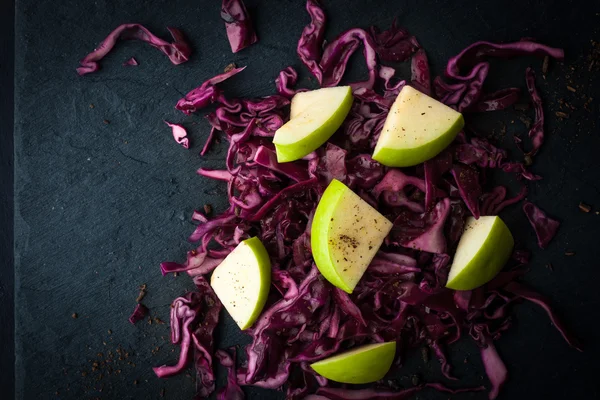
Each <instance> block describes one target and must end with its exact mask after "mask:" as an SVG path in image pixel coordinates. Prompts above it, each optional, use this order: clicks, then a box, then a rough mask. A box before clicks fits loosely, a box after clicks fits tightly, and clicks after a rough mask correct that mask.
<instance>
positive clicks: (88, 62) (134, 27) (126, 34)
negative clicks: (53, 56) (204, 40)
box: [77, 24, 192, 75]
mask: <svg viewBox="0 0 600 400" xmlns="http://www.w3.org/2000/svg"><path fill="white" fill-rule="evenodd" d="M167 29H168V30H169V33H170V34H171V36H172V37H173V43H169V42H167V41H164V40H162V39H161V38H159V37H157V36H155V35H154V34H152V32H150V31H149V30H148V29H146V28H145V27H143V26H142V25H140V24H123V25H120V26H119V27H117V28H116V29H115V30H114V31H112V32H111V33H110V34H109V35H108V36H107V37H106V39H104V40H103V41H102V42H101V43H100V44H99V45H98V47H96V49H95V50H94V51H93V52H91V53H90V54H88V55H87V56H85V58H83V59H82V60H81V61H80V62H79V63H80V64H81V66H80V67H79V68H77V73H78V74H79V75H85V74H89V73H92V72H95V71H97V70H98V69H100V64H99V63H98V62H99V61H100V60H102V59H103V58H104V57H105V56H106V55H107V54H108V53H109V52H110V51H111V50H112V49H113V47H115V44H117V41H118V40H119V39H123V40H127V39H136V40H141V41H142V42H146V43H148V44H149V45H150V46H152V47H155V48H157V49H158V50H160V51H161V52H163V53H164V54H165V55H166V56H167V57H169V60H171V62H172V63H173V64H174V65H179V64H181V63H184V62H186V61H187V60H188V58H189V56H190V54H191V52H192V49H191V48H190V46H189V44H188V43H187V42H186V41H185V38H184V36H183V33H182V32H181V31H180V30H179V29H176V28H167ZM130 61H131V60H130ZM128 65H137V64H128Z"/></svg>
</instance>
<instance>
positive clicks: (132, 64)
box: [123, 57, 140, 67]
mask: <svg viewBox="0 0 600 400" xmlns="http://www.w3.org/2000/svg"><path fill="white" fill-rule="evenodd" d="M138 65H140V63H138V61H137V60H136V59H135V58H134V57H131V58H130V59H129V60H127V61H125V62H124V63H123V66H124V67H127V66H130V67H136V66H138Z"/></svg>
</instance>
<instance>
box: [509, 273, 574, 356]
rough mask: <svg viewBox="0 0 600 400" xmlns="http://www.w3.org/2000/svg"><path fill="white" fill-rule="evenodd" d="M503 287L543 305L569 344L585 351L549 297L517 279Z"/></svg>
mask: <svg viewBox="0 0 600 400" xmlns="http://www.w3.org/2000/svg"><path fill="white" fill-rule="evenodd" d="M503 289H504V290H506V291H507V292H509V293H512V294H513V295H515V296H517V297H518V298H521V299H524V300H528V301H531V302H532V303H535V304H537V305H538V306H540V307H542V308H543V309H544V311H546V314H548V317H549V318H550V321H552V323H553V324H554V326H555V327H556V329H557V330H558V331H559V332H560V334H561V335H562V337H563V338H564V339H565V341H566V342H567V343H568V344H569V346H571V347H573V348H574V349H576V350H579V351H583V350H582V347H581V344H580V343H579V341H578V340H577V339H576V338H575V337H573V335H571V334H570V333H569V331H568V330H567V327H566V326H565V324H564V323H563V322H562V321H561V320H560V319H559V318H558V316H557V315H556V313H555V312H554V310H553V309H552V308H551V307H550V302H549V301H548V299H546V298H545V297H544V296H542V295H541V294H539V293H537V292H536V291H534V290H531V289H529V288H528V287H527V286H525V285H523V284H522V283H519V282H515V281H513V282H509V283H508V284H507V285H506V286H504V288H503Z"/></svg>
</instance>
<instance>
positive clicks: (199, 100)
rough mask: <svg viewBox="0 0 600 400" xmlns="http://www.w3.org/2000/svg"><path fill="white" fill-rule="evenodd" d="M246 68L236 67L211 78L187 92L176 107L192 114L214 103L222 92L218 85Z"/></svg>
mask: <svg viewBox="0 0 600 400" xmlns="http://www.w3.org/2000/svg"><path fill="white" fill-rule="evenodd" d="M245 68H246V67H241V68H234V69H232V70H231V71H228V72H225V73H222V74H219V75H217V76H214V77H212V78H210V79H209V80H207V81H205V82H204V83H203V84H202V85H200V86H199V87H197V88H196V89H193V90H192V91H190V92H189V93H188V94H186V95H185V97H184V98H182V99H181V100H179V101H178V102H177V105H176V106H175V108H176V109H178V110H179V111H182V112H184V113H185V114H187V115H190V114H192V113H194V112H196V111H198V110H199V109H201V108H204V107H206V106H208V105H209V104H211V103H214V102H215V101H216V100H217V98H218V97H219V95H220V94H221V92H220V90H219V89H218V88H217V86H216V85H217V84H218V83H221V82H223V81H225V80H227V79H229V78H231V77H232V76H234V75H236V74H238V73H240V72H242V71H243V70H244V69H245Z"/></svg>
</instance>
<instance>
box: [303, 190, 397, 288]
mask: <svg viewBox="0 0 600 400" xmlns="http://www.w3.org/2000/svg"><path fill="white" fill-rule="evenodd" d="M391 229H392V223H391V222H390V221H388V220H387V219H386V218H385V217H384V216H383V215H381V214H380V213H379V212H378V211H377V210H375V209H374V208H373V207H371V206H370V205H369V204H368V203H367V202H366V201H364V200H363V199H361V198H360V197H359V196H358V195H357V194H356V193H354V192H353V191H352V190H350V189H349V188H348V187H347V186H346V185H344V184H343V183H342V182H340V181H338V180H336V179H334V180H332V181H331V183H330V184H329V186H328V187H327V189H325V192H324V193H323V196H322V197H321V200H320V201H319V204H318V205H317V210H316V211H315V216H314V218H313V222H312V227H311V247H312V254H313V258H314V259H315V263H316V264H317V268H319V271H320V272H321V274H322V275H323V276H324V277H325V278H326V279H327V280H328V281H329V282H331V283H332V284H333V285H334V286H337V287H338V288H340V289H342V290H344V291H345V292H348V293H352V291H353V290H354V287H355V286H356V284H357V283H358V281H359V280H360V278H361V277H362V275H363V274H364V272H365V270H366V269H367V267H368V266H369V264H370V263H371V261H372V260H373V257H375V254H376V253H377V251H378V250H379V247H380V246H381V244H382V243H383V240H384V239H385V237H386V236H387V235H388V233H389V232H390V230H391Z"/></svg>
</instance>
